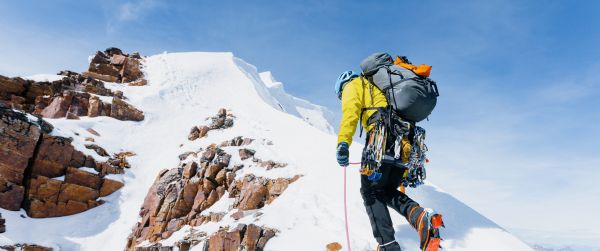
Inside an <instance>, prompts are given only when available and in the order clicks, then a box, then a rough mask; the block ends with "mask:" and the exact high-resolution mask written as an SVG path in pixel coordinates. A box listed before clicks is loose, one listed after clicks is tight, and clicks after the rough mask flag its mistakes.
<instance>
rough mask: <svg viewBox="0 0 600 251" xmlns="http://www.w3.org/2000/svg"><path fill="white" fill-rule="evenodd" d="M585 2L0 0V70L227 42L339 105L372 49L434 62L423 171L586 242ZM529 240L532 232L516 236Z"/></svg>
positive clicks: (598, 87) (596, 142) (594, 145)
mask: <svg viewBox="0 0 600 251" xmlns="http://www.w3.org/2000/svg"><path fill="white" fill-rule="evenodd" d="M599 11H600V3H599V2H597V1H577V2H576V4H575V3H574V2H567V1H541V0H540V1H410V2H409V1H377V2H376V1H195V2H191V1H189V2H187V1H169V2H167V1H158V0H156V1H153V0H143V1H116V0H108V1H12V2H9V1H1V2H0V37H1V38H2V39H1V40H0V74H2V75H10V76H15V75H30V74H35V73H55V72H58V71H59V70H62V69H72V70H76V71H83V70H85V67H86V65H87V57H88V56H89V55H91V54H92V53H93V52H94V51H96V50H102V49H104V48H106V47H110V46H117V47H120V48H122V49H124V50H125V51H140V52H141V53H142V54H143V55H152V54H156V53H161V52H163V51H169V52H179V51H232V52H234V54H235V55H236V56H238V57H240V58H243V59H244V60H246V61H247V62H249V63H251V64H254V65H255V66H257V67H258V69H259V71H266V70H270V71H272V72H273V74H274V76H275V77H276V78H277V79H278V80H280V81H281V82H283V83H285V88H286V90H287V91H288V92H289V93H291V94H293V95H296V96H299V97H302V98H305V99H308V100H310V101H312V102H314V103H317V104H321V105H325V106H327V107H329V108H330V109H331V110H332V111H334V112H336V113H337V112H338V110H339V103H338V101H337V99H336V98H335V96H334V95H333V90H332V89H333V87H332V86H333V82H334V80H335V78H336V77H337V75H338V74H339V73H340V72H341V71H343V70H346V69H355V70H358V64H359V62H360V60H361V59H362V58H364V57H365V56H367V55H368V54H370V53H372V52H375V51H387V52H390V53H392V54H403V55H407V56H408V57H409V58H410V59H411V60H412V61H413V62H415V63H427V64H430V65H433V72H432V77H433V78H434V79H436V80H437V81H438V85H439V88H440V92H441V95H442V96H441V97H440V100H439V104H438V107H437V108H436V111H434V114H433V115H432V116H431V120H430V121H429V122H426V123H424V124H423V125H424V127H426V128H427V129H428V131H429V138H428V140H429V141H430V148H431V157H432V160H433V162H432V169H435V170H436V171H434V170H432V171H430V177H431V180H432V181H433V182H435V183H436V184H438V185H439V186H441V187H442V188H444V189H445V190H447V191H449V192H451V193H452V194H453V195H455V196H456V197H458V198H459V199H462V200H464V201H466V202H467V203H468V204H469V205H471V206H473V207H474V208H476V209H477V210H479V211H481V212H482V213H484V214H485V215H488V216H490V217H491V218H492V219H493V220H495V221H497V222H498V223H500V224H501V225H503V226H505V227H506V228H507V229H509V230H512V231H514V232H516V233H518V234H519V235H520V236H521V237H522V238H527V239H528V241H530V242H531V241H538V242H546V243H551V244H561V243H567V244H568V243H575V242H581V243H584V244H587V245H594V246H600V243H599V241H600V230H597V227H595V226H598V225H600V220H598V219H593V220H591V221H592V222H591V223H593V224H589V223H588V224H585V225H578V224H574V223H573V221H571V220H569V218H568V217H567V215H568V214H572V213H573V212H571V211H573V210H577V211H580V210H583V211H584V212H585V210H589V211H591V212H597V211H599V210H600V203H598V202H596V201H594V200H593V199H590V198H595V199H596V200H597V199H598V198H600V189H599V188H598V187H597V186H596V184H595V182H596V181H598V180H600V174H598V172H597V168H598V167H599V166H600V150H599V149H600V127H599V126H598V124H599V123H600V112H598V109H599V108H600V101H598V100H599V98H600V76H598V73H600V46H598V45H599V44H600V17H599V16H598V13H599ZM530 238H531V239H530Z"/></svg>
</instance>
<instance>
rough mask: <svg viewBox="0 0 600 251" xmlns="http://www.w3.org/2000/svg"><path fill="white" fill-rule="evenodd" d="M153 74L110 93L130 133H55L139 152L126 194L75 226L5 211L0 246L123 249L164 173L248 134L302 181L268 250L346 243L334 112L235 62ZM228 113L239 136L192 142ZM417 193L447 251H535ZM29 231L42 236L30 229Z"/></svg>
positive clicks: (195, 61) (95, 123)
mask: <svg viewBox="0 0 600 251" xmlns="http://www.w3.org/2000/svg"><path fill="white" fill-rule="evenodd" d="M144 71H145V76H146V79H147V80H148V85H146V86H124V85H119V84H107V87H109V88H111V89H113V90H121V91H123V94H124V95H125V96H126V97H128V98H129V100H128V102H129V103H130V104H132V105H133V106H135V107H137V108H139V109H140V110H142V111H143V112H144V114H145V119H144V120H143V121H141V122H127V123H125V126H124V124H123V123H122V122H118V121H116V120H114V119H111V118H105V119H90V118H82V119H81V120H61V121H60V123H56V124H55V126H56V127H65V128H70V129H72V130H76V129H77V128H78V127H81V128H84V127H93V128H94V129H95V130H96V131H97V132H98V133H99V134H100V135H102V137H99V139H98V142H100V143H101V144H102V145H103V146H106V147H107V149H127V150H131V151H133V152H135V153H136V154H137V155H136V156H134V157H132V158H131V159H129V162H130V164H131V166H132V168H131V169H130V171H129V172H128V173H126V174H125V175H124V178H123V180H124V182H125V186H124V187H123V188H122V189H121V190H120V191H119V192H117V193H115V194H112V195H111V196H109V197H108V198H107V202H106V204H105V205H104V206H102V207H98V208H94V209H92V210H90V211H87V212H84V213H81V214H77V215H72V216H68V217H61V218H50V219H41V220H35V219H29V218H20V217H19V216H18V214H19V212H7V211H1V212H2V215H3V216H4V215H10V216H11V217H10V218H11V219H16V220H15V221H13V222H8V224H9V225H8V229H9V232H7V234H6V235H2V236H0V240H1V239H2V238H6V239H8V241H11V242H15V243H22V242H29V243H32V242H33V243H37V244H40V245H45V246H51V247H55V248H57V249H61V250H78V249H82V250H123V248H124V247H125V245H126V244H127V242H126V240H127V236H128V235H129V234H130V232H131V228H132V227H133V226H134V225H135V223H136V222H138V221H139V216H138V212H139V209H140V206H141V205H142V203H143V200H144V198H145V196H146V194H147V192H148V189H149V188H150V186H151V185H152V183H153V181H154V180H155V178H156V176H157V175H158V173H159V172H160V171H161V170H163V169H169V168H173V167H176V166H177V165H178V163H179V158H178V156H179V155H180V154H181V153H183V152H186V151H197V150H198V149H200V148H206V146H207V145H208V144H211V143H213V142H222V141H225V140H230V139H232V138H234V137H237V136H241V135H242V136H244V137H249V138H254V139H265V140H268V141H272V143H273V144H272V145H264V146H263V145H261V146H260V147H261V148H260V149H259V150H260V151H258V152H260V154H261V156H259V157H260V158H262V159H274V160H277V161H281V162H285V163H288V164H289V165H290V167H293V168H294V169H293V170H294V172H295V173H298V174H300V175H302V178H300V179H299V180H297V181H295V182H294V183H293V184H290V185H289V187H288V188H287V190H286V191H285V193H283V194H282V195H281V196H279V197H278V198H277V200H275V201H273V203H271V204H269V205H266V206H265V207H264V208H263V209H262V210H263V211H262V212H263V214H262V216H261V217H260V219H259V220H258V221H257V222H255V224H258V225H263V226H267V227H270V228H276V229H278V230H280V232H279V233H278V234H277V236H275V237H274V238H272V239H271V240H270V241H269V242H268V243H267V246H266V247H265V250H276V251H279V250H324V248H325V245H326V244H327V243H330V242H340V243H343V242H344V241H343V240H344V239H345V237H344V233H345V231H344V219H343V203H342V202H343V201H342V194H343V176H342V175H343V172H342V169H341V168H340V167H338V166H337V163H336V161H335V158H334V156H335V144H336V137H335V135H333V134H331V133H329V132H331V130H328V129H327V128H328V127H327V125H328V123H327V124H326V123H325V122H326V121H328V119H327V113H328V112H327V111H326V110H324V109H323V110H322V109H319V108H318V107H319V106H316V105H312V104H310V103H309V102H306V101H304V100H301V99H298V98H294V97H293V96H290V95H289V94H287V93H285V92H284V91H283V88H280V87H279V85H280V84H277V81H274V80H273V79H272V78H270V77H269V76H268V74H261V75H259V74H258V72H257V71H256V68H255V67H253V66H251V65H249V64H247V63H245V62H244V61H243V60H241V59H238V58H236V57H234V55H233V54H231V53H206V52H190V53H165V54H160V55H155V56H151V57H148V58H146V59H145V63H144ZM261 77H262V78H261ZM221 107H225V108H227V109H228V110H230V111H231V112H232V113H233V114H234V115H235V117H236V120H235V124H234V126H233V127H231V128H229V129H227V130H222V131H216V132H214V133H213V132H211V133H209V134H208V136H207V137H205V138H201V139H199V140H195V141H189V140H187V134H188V133H189V129H190V128H191V127H192V126H195V125H198V124H201V123H203V122H204V121H205V118H207V117H210V116H211V115H213V114H214V112H215V111H217V110H218V109H219V108H221ZM282 107H283V111H286V112H282ZM298 108H304V109H306V110H310V111H312V112H314V113H310V112H309V113H306V110H302V109H298ZM307 114H308V115H307ZM310 115H312V116H310ZM306 117H308V118H309V119H308V121H307V119H306ZM307 122H308V123H307ZM309 123H310V124H309ZM311 124H312V125H311ZM330 127H331V125H329V128H330ZM317 128H318V129H317ZM324 129H325V130H324ZM256 147H258V146H256ZM361 150H362V146H361V145H360V144H358V143H356V144H353V145H352V147H351V159H352V160H353V161H354V160H359V159H360V153H361ZM348 172H349V173H348V192H349V193H348V213H349V220H350V222H349V225H350V235H351V244H352V248H353V250H372V249H374V247H375V240H374V239H373V237H372V233H371V229H370V224H369V220H368V217H367V215H366V213H365V211H364V206H363V203H362V199H361V197H360V194H359V192H358V191H359V187H360V176H359V174H358V170H357V169H354V168H349V169H348ZM408 194H409V196H411V197H412V198H414V199H415V200H417V201H418V202H420V203H421V204H422V205H423V206H426V207H433V208H435V209H436V210H437V211H439V212H441V213H443V214H444V217H445V223H446V226H447V227H448V228H447V229H444V230H443V231H442V237H444V239H445V241H444V242H443V243H442V245H443V246H444V250H446V251H448V250H449V251H453V250H502V251H504V250H516V251H519V250H531V249H530V248H529V247H528V246H527V245H525V244H524V243H522V242H521V241H520V240H518V239H517V238H515V237H514V236H512V235H511V234H510V233H508V232H506V231H505V230H503V229H502V228H500V227H499V226H497V225H496V224H494V223H493V222H492V221H491V220H489V219H487V218H485V217H484V216H482V215H480V214H479V213H477V212H475V211H474V210H473V209H471V208H469V207H468V206H467V205H465V204H463V203H461V202H460V201H458V200H456V199H455V198H454V197H452V196H451V195H449V194H447V193H445V192H443V191H441V190H440V189H438V188H436V187H435V186H433V185H431V184H428V185H425V186H422V187H420V188H418V189H409V190H408ZM226 202H227V201H223V202H222V203H219V202H217V203H218V204H215V205H223V204H227V203H226ZM218 209H219V208H218V207H217V208H215V209H214V210H218ZM392 215H393V219H394V222H395V224H396V225H395V226H396V230H397V235H396V237H397V240H398V241H399V243H401V245H402V248H403V250H409V251H411V250H418V244H417V243H418V237H417V234H416V233H415V232H414V230H412V228H411V227H410V226H409V225H408V224H407V223H406V221H405V220H404V219H402V218H401V217H400V216H398V215H397V214H395V213H392ZM17 220H18V222H17ZM11 224H17V225H20V226H22V227H20V228H19V231H21V232H18V233H15V232H10V231H11V230H10V229H11ZM28 225H31V226H35V228H27V227H25V226H28ZM13 226H14V225H13ZM14 229H15V228H14V227H13V230H12V231H14ZM173 241H174V240H173ZM343 245H344V246H345V244H344V243H343ZM345 249H346V248H345V247H344V250H345Z"/></svg>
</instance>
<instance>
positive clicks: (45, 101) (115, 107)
mask: <svg viewBox="0 0 600 251" xmlns="http://www.w3.org/2000/svg"><path fill="white" fill-rule="evenodd" d="M61 74H63V75H64V76H65V77H64V78H63V79H61V80H57V81H53V82H51V83H50V82H34V81H32V80H24V79H21V78H7V77H4V76H0V107H7V108H12V109H15V110H20V111H24V112H27V113H32V114H39V115H41V116H42V117H44V118H68V119H79V117H82V116H89V117H97V116H111V117H113V118H116V119H119V120H132V121H141V120H143V119H144V114H143V112H141V111H140V110H138V109H136V108H134V107H133V106H131V105H130V104H128V103H126V102H125V101H123V99H124V97H123V93H122V92H120V91H116V92H112V91H111V90H110V89H107V88H105V87H104V83H103V82H101V81H98V80H95V79H92V78H90V77H84V76H83V75H80V74H77V73H74V72H71V71H63V72H61ZM97 95H101V96H113V101H112V103H106V102H103V101H102V100H101V99H100V97H99V96H97Z"/></svg>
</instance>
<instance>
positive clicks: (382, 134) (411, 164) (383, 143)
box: [360, 76, 427, 187]
mask: <svg viewBox="0 0 600 251" xmlns="http://www.w3.org/2000/svg"><path fill="white" fill-rule="evenodd" d="M361 81H362V83H363V86H365V82H364V77H363V76H361ZM365 110H377V111H376V112H375V113H374V114H373V115H371V116H370V117H369V118H368V120H367V125H374V126H373V127H372V128H371V129H370V130H369V131H368V132H367V135H366V137H367V138H366V144H365V147H364V149H363V154H362V159H361V162H362V165H361V169H360V173H361V174H362V175H366V176H367V177H368V179H369V180H371V181H377V180H379V179H381V177H382V173H381V172H380V171H379V167H380V166H381V164H382V163H385V164H392V165H393V166H396V167H398V168H405V169H406V170H405V172H404V175H403V181H402V184H403V186H404V187H406V186H410V187H416V186H418V185H421V184H423V180H424V179H425V178H426V173H425V162H426V161H427V159H426V157H425V152H426V151H427V146H426V145H425V130H424V129H423V128H421V127H418V126H416V125H415V123H411V122H407V121H405V120H403V119H402V118H400V116H398V115H397V114H396V113H395V111H394V109H393V107H392V106H391V105H388V106H387V107H366V108H363V110H362V112H361V116H360V118H361V119H362V113H363V112H364V111H365ZM361 134H362V126H361ZM389 139H394V142H393V149H389V147H388V140H389ZM389 143H391V142H389ZM408 149H410V153H408V152H405V151H407V150H408ZM390 150H393V155H392V156H389V155H387V153H388V152H389V151H390ZM403 152H404V153H405V154H403Z"/></svg>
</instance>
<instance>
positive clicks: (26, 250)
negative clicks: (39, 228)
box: [0, 244, 52, 251]
mask: <svg viewBox="0 0 600 251" xmlns="http://www.w3.org/2000/svg"><path fill="white" fill-rule="evenodd" d="M0 249H2V250H6V251H52V248H48V247H44V246H39V245H35V244H16V245H6V246H0Z"/></svg>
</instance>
